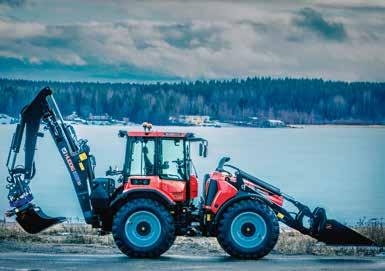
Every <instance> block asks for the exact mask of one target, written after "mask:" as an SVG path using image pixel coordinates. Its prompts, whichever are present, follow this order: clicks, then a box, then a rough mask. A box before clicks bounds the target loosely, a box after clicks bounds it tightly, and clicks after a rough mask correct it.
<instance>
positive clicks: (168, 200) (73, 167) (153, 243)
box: [7, 88, 374, 259]
mask: <svg viewBox="0 0 385 271" xmlns="http://www.w3.org/2000/svg"><path fill="white" fill-rule="evenodd" d="M41 124H43V125H44V128H45V129H46V130H48V131H49V132H50V134H51V136H52V137H53V139H54V142H55V144H56V145H57V147H58V150H59V153H60V155H61V156H62V158H63V160H64V162H65V164H66V166H67V169H68V171H69V172H70V175H71V179H72V182H73V185H74V188H75V191H76V194H77V197H78V199H79V203H80V206H81V209H82V211H83V215H84V218H85V222H86V223H87V224H91V225H92V226H93V227H94V228H99V229H100V232H101V233H109V232H112V234H113V237H114V239H115V242H116V245H117V246H118V247H119V249H120V250H121V251H122V252H123V253H125V254H126V255H128V256H130V257H157V256H159V255H161V254H163V253H164V252H166V251H167V250H168V249H169V248H170V247H171V245H172V244H173V242H174V240H175V238H176V236H180V235H190V236H196V235H198V236H215V237H217V240H218V242H219V244H220V245H221V246H222V248H223V249H224V250H225V251H226V252H227V253H228V254H230V255H231V256H234V257H238V258H246V259H257V258H261V257H263V256H265V255H266V254H268V253H269V252H270V251H271V250H272V249H273V248H274V246H275V244H276V242H277V240H278V236H279V221H281V222H282V223H284V224H286V225H288V226H289V227H291V228H294V229H296V230H298V231H300V232H302V233H303V234H307V235H310V236H312V237H314V238H316V239H317V240H319V241H322V242H325V243H326V244H357V245H373V244H374V243H373V241H372V240H370V239H368V238H366V237H364V236H362V235H360V234H358V233H357V232H355V231H353V230H352V229H350V228H348V227H346V226H344V225H342V224H340V223H338V222H337V221H335V220H330V219H327V218H326V215H325V211H324V209H322V208H316V209H315V210H314V211H310V209H309V208H308V207H307V206H305V205H303V204H302V203H300V202H298V201H296V200H295V199H294V198H292V197H290V196H288V195H286V194H284V193H282V192H281V191H280V189H278V188H277V187H275V186H273V185H271V184H268V183H266V182H265V181H263V180H260V179H258V178H256V177H254V176H252V175H250V174H248V173H246V172H244V171H243V170H241V169H239V168H238V167H235V166H233V165H230V164H228V162H229V160H230V158H227V157H224V158H222V159H220V161H219V163H218V166H217V168H216V169H215V170H214V171H213V172H212V173H210V174H207V175H206V176H205V178H204V180H203V182H202V183H203V193H202V195H201V197H200V203H199V204H198V206H196V205H195V204H194V202H193V201H194V199H197V198H198V183H199V182H198V179H197V174H196V173H195V167H194V165H193V162H192V160H191V156H190V150H191V145H192V144H194V143H197V144H199V154H200V156H203V157H206V156H207V150H208V142H207V141H206V140H205V139H203V138H199V137H196V136H195V135H194V134H192V133H173V132H158V131H151V125H150V124H147V123H145V124H144V125H143V127H144V131H136V132H127V131H120V132H119V136H120V137H122V138H125V139H126V140H127V144H126V154H125V161H124V165H123V168H122V170H113V169H111V167H110V169H109V170H108V171H107V172H106V175H107V177H101V178H95V176H94V168H95V159H94V157H93V156H92V155H91V154H90V148H89V146H88V144H87V140H84V139H78V138H77V136H76V133H75V130H74V128H73V127H72V126H71V125H68V124H66V123H65V122H64V121H63V119H62V116H61V113H60V111H59V108H58V106H57V104H56V102H55V99H54V98H53V96H52V92H51V90H50V89H49V88H44V89H43V90H41V91H40V93H39V94H38V95H37V96H36V97H35V99H34V100H33V101H32V102H31V103H30V104H29V105H27V106H26V107H25V108H24V109H23V110H22V112H21V118H20V123H19V124H18V125H17V128H16V131H15V133H14V136H13V139H12V144H11V148H10V152H9V155H8V160H7V167H8V171H9V177H8V178H7V181H8V183H9V184H8V186H7V188H8V189H9V194H8V199H9V202H10V206H11V207H12V209H11V210H9V211H8V212H7V215H8V216H13V215H15V216H16V220H17V222H18V223H19V224H20V225H21V226H22V228H23V229H24V230H25V231H27V232H29V233H37V232H40V231H42V230H44V229H45V228H47V227H49V226H52V225H54V224H56V223H60V222H62V221H64V220H65V218H63V217H49V216H47V215H46V214H44V212H43V211H42V210H41V209H40V208H39V207H37V206H36V205H34V204H33V203H32V200H33V196H32V193H31V191H30V189H29V182H30V180H31V179H32V178H33V177H34V175H35V172H36V168H35V163H34V153H35V148H36V143H37V138H38V137H39V136H40V137H41V136H43V134H42V133H41V132H39V127H40V125H41ZM24 135H25V146H24V151H25V159H24V164H23V165H17V155H18V153H19V150H20V147H21V142H22V139H23V137H24ZM112 176H113V177H112ZM116 181H117V183H118V184H116ZM284 200H285V201H286V202H287V203H290V204H292V205H294V206H295V207H296V209H297V210H298V211H296V212H294V213H293V212H289V211H287V210H286V208H284V207H283V202H284Z"/></svg>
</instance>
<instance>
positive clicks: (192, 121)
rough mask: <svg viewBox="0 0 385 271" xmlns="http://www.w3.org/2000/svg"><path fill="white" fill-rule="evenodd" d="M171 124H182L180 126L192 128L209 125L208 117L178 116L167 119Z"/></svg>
mask: <svg viewBox="0 0 385 271" xmlns="http://www.w3.org/2000/svg"><path fill="white" fill-rule="evenodd" d="M168 120H169V121H170V122H171V123H173V124H182V125H194V126H203V125H205V124H210V123H211V119H210V116H205V115H179V116H171V117H169V119H168Z"/></svg>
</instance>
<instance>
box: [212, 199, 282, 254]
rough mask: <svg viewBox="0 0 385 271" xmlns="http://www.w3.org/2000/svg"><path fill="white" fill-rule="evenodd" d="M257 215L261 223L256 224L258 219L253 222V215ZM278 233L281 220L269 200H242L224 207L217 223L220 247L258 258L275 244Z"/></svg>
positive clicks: (230, 252)
mask: <svg viewBox="0 0 385 271" xmlns="http://www.w3.org/2000/svg"><path fill="white" fill-rule="evenodd" d="M254 217H255V218H256V219H255V220H258V223H259V224H257V226H258V227H257V226H255V225H254V224H253V223H255V222H252V223H250V221H254V220H253V219H250V218H254ZM233 222H234V224H233ZM262 222H264V224H263V223H262ZM242 223H243V224H242ZM232 225H233V228H232ZM260 225H261V226H260ZM238 226H240V227H238ZM249 226H250V227H249ZM258 228H260V229H258ZM259 232H262V234H260V233H259ZM247 234H249V235H247ZM250 234H251V235H250ZM278 236H279V224H278V219H277V217H276V215H275V213H274V212H273V211H272V210H271V209H270V208H269V207H268V206H267V205H266V204H263V203H260V202H257V201H254V200H242V201H240V202H237V203H235V204H234V205H232V206H230V207H229V208H228V209H227V210H225V213H224V214H223V217H222V219H221V220H220V222H219V225H218V235H217V240H218V242H219V244H220V245H221V247H222V248H223V249H224V250H225V251H226V252H227V253H228V254H230V255H231V256H233V257H236V258H240V259H259V258H262V257H264V256H265V255H267V254H268V253H269V252H270V251H271V250H272V249H273V248H274V246H275V244H276V243H277V240H278ZM237 240H238V241H237ZM244 240H246V241H244ZM255 240H256V241H255ZM254 241H255V242H254ZM242 242H246V243H242ZM240 243H242V244H240ZM243 244H245V245H244V246H243ZM254 244H256V245H254Z"/></svg>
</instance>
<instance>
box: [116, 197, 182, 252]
mask: <svg viewBox="0 0 385 271" xmlns="http://www.w3.org/2000/svg"><path fill="white" fill-rule="evenodd" d="M141 213H144V214H146V215H152V216H154V217H155V218H154V219H155V220H156V221H158V222H160V223H158V224H156V225H157V227H159V226H160V230H159V228H158V230H157V232H159V234H158V235H157V236H159V237H155V238H154V240H156V241H154V243H153V244H150V245H148V246H147V245H145V246H138V245H137V244H135V243H133V242H132V241H130V240H129V239H130V237H128V236H127V234H126V222H127V223H129V221H127V220H128V219H129V218H131V217H132V216H135V215H138V214H141ZM150 218H151V217H150ZM139 220H140V218H139ZM143 221H144V220H143ZM140 223H146V222H140ZM140 223H139V224H140ZM129 224H133V223H129ZM139 224H137V225H136V229H135V228H133V230H137V232H136V233H133V232H132V231H131V229H128V232H129V233H128V234H129V235H130V236H131V235H132V234H140V235H145V234H149V233H143V232H142V233H140V232H139V231H140V230H138V228H139ZM147 225H148V228H151V225H150V224H148V223H147ZM151 230H153V229H150V232H151ZM112 235H113V237H114V240H115V243H116V245H117V246H118V248H119V249H120V250H121V251H122V252H123V253H124V254H126V255H127V256H129V257H133V258H155V257H159V256H160V255H162V254H163V253H165V252H166V251H167V250H168V249H169V248H170V247H171V246H172V244H173V243H174V240H175V238H176V236H175V224H174V218H173V217H172V215H171V214H170V213H169V212H168V211H167V210H166V208H165V207H164V206H163V204H161V203H159V202H158V201H155V200H152V199H134V200H131V201H128V202H127V203H126V204H124V205H123V206H122V207H121V208H120V209H119V210H118V211H117V213H116V214H115V216H114V219H113V224H112ZM137 236H139V235H137ZM131 238H132V236H131ZM134 240H135V239H134Z"/></svg>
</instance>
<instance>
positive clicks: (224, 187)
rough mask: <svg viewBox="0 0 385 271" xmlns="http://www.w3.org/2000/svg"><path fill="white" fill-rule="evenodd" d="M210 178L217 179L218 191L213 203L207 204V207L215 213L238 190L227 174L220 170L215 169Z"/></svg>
mask: <svg viewBox="0 0 385 271" xmlns="http://www.w3.org/2000/svg"><path fill="white" fill-rule="evenodd" d="M210 178H211V179H212V180H216V181H217V186H218V187H217V188H218V191H217V193H216V195H215V197H214V200H213V202H212V203H211V205H210V206H206V208H208V209H210V211H211V212H212V213H214V214H215V213H216V212H217V211H218V210H219V208H221V206H222V205H223V204H224V203H226V202H227V201H228V200H229V199H231V198H232V197H235V195H236V194H237V193H238V190H237V189H236V188H235V187H234V186H233V185H232V184H230V183H229V182H228V181H227V180H226V178H227V176H226V175H224V174H222V173H220V172H217V171H214V172H213V173H211V175H210ZM207 189H208V187H206V191H207Z"/></svg>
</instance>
